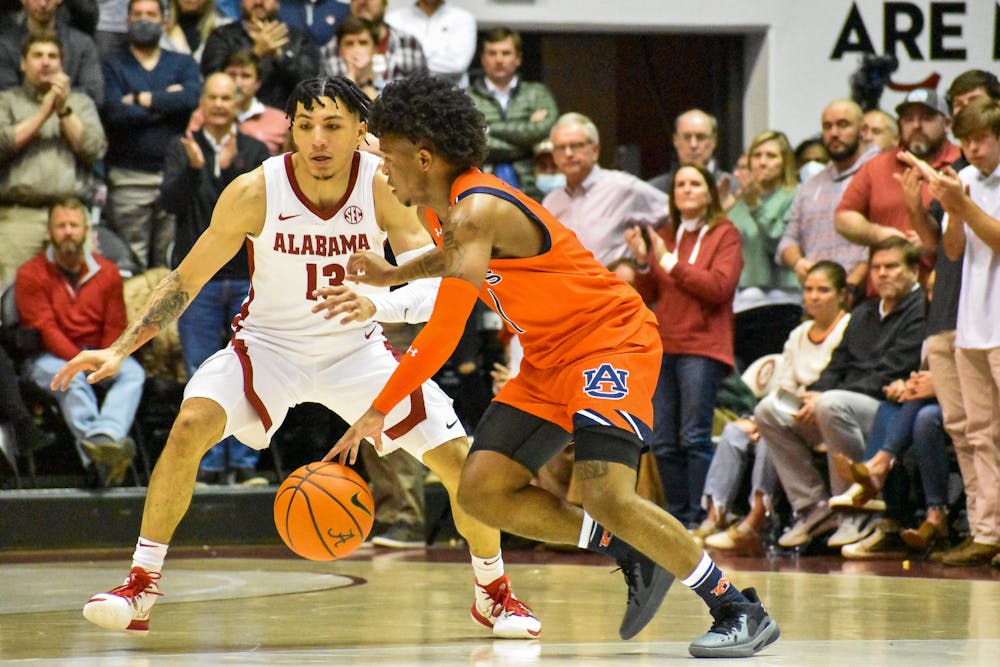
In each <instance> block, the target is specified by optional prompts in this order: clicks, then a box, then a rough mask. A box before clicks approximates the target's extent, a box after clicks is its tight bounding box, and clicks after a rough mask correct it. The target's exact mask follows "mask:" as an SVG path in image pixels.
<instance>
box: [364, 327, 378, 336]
mask: <svg viewBox="0 0 1000 667" xmlns="http://www.w3.org/2000/svg"><path fill="white" fill-rule="evenodd" d="M377 329H378V325H377V324H376V325H375V326H373V327H372V328H371V331H366V332H365V339H368V338H371V337H372V334H374V333H375V331H376V330H377Z"/></svg>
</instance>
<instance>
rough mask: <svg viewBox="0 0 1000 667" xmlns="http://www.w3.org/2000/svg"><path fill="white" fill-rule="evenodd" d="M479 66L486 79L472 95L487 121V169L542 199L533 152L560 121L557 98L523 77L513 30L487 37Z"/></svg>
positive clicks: (478, 82) (472, 87)
mask: <svg viewBox="0 0 1000 667" xmlns="http://www.w3.org/2000/svg"><path fill="white" fill-rule="evenodd" d="M480 62H481V63H482V65H483V75H482V76H481V77H477V78H476V79H474V80H473V81H472V84H471V85H470V86H469V90H468V92H469V96H470V97H471V98H472V101H473V102H474V103H475V104H476V108H477V109H479V111H480V112H482V114H483V117H484V118H485V119H486V128H487V131H486V149H487V151H488V152H487V155H486V161H485V163H484V165H483V169H484V170H485V171H488V172H491V173H493V174H494V175H496V176H497V177H498V178H501V179H503V180H504V181H506V182H507V183H509V184H510V185H511V186H512V187H515V188H518V189H519V190H521V191H522V192H524V193H525V194H527V195H528V196H530V197H532V198H534V199H538V200H539V201H540V200H541V198H542V192H541V191H540V190H538V189H537V188H536V187H535V171H534V165H533V164H532V163H533V160H532V158H533V156H532V150H533V149H534V147H535V144H537V143H538V142H539V141H541V140H542V139H544V138H546V137H548V136H549V130H550V129H552V126H553V125H554V124H555V122H556V117H557V116H558V115H559V111H558V109H557V108H556V100H555V98H554V97H553V96H552V93H551V92H550V91H549V89H548V88H547V87H546V86H545V84H543V83H539V82H537V81H525V80H524V79H522V78H521V77H520V74H519V68H520V67H521V36H520V35H519V34H517V33H516V32H514V31H513V30H511V29H510V28H494V29H493V30H490V31H489V32H487V33H486V37H485V39H484V40H483V53H482V56H481V57H480Z"/></svg>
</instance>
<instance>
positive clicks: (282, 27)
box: [201, 0, 320, 109]
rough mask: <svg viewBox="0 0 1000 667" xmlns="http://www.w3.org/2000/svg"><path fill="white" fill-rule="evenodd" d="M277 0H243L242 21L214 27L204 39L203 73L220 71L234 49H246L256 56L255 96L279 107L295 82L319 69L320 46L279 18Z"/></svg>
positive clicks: (312, 74)
mask: <svg viewBox="0 0 1000 667" xmlns="http://www.w3.org/2000/svg"><path fill="white" fill-rule="evenodd" d="M278 4H279V3H278V0H243V4H242V5H241V6H242V8H243V20H241V21H237V22H234V23H230V24H229V25H224V26H222V27H220V28H216V29H215V31H214V32H212V34H211V35H209V37H208V40H207V41H206V42H205V51H204V53H202V56H201V71H202V74H204V75H205V76H208V75H209V74H211V73H212V72H219V71H221V70H222V69H223V68H224V67H225V64H226V59H227V58H228V57H229V56H230V55H231V54H233V53H234V52H236V51H242V50H246V49H249V50H250V51H252V52H253V54H254V56H256V57H257V59H258V67H257V69H258V71H259V73H260V89H259V90H258V91H257V97H258V98H260V101H261V102H263V103H264V104H266V105H268V106H272V107H276V108H278V109H282V108H284V106H285V102H286V101H287V100H288V96H289V94H290V93H291V92H292V89H293V88H295V84H297V83H298V82H299V81H302V80H303V79H308V78H310V77H313V76H316V75H317V74H319V72H320V62H319V47H318V46H316V43H315V42H313V40H312V37H310V36H309V34H308V33H307V32H305V31H304V30H299V29H298V28H293V27H292V26H289V25H287V24H285V23H282V22H281V21H280V20H278Z"/></svg>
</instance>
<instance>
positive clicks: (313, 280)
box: [306, 262, 347, 301]
mask: <svg viewBox="0 0 1000 667" xmlns="http://www.w3.org/2000/svg"><path fill="white" fill-rule="evenodd" d="M346 275H347V271H346V270H345V269H344V267H343V266H341V265H340V264H337V263H336V262H334V263H332V264H326V265H325V266H322V267H320V266H319V265H318V264H306V298H307V299H310V300H311V301H317V300H318V299H319V297H317V296H315V295H314V294H313V292H315V291H316V290H317V289H319V288H320V287H327V286H329V287H337V286H338V285H342V284H343V282H344V276H346ZM321 280H322V281H323V283H322V285H321V284H320V281H321Z"/></svg>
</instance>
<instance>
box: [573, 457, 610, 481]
mask: <svg viewBox="0 0 1000 667" xmlns="http://www.w3.org/2000/svg"><path fill="white" fill-rule="evenodd" d="M576 471H577V476H578V477H579V479H581V480H585V479H598V478H600V477H606V476H607V474H608V462H607V461H581V462H580V463H578V464H577V466H576Z"/></svg>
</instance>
